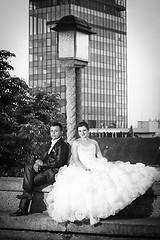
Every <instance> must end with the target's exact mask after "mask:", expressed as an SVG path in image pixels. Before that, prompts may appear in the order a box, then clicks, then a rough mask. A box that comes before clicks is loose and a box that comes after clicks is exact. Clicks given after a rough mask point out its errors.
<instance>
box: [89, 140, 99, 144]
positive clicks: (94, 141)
mask: <svg viewBox="0 0 160 240" xmlns="http://www.w3.org/2000/svg"><path fill="white" fill-rule="evenodd" d="M90 140H91V141H92V143H94V144H95V145H97V144H98V142H97V141H96V140H94V139H90Z"/></svg>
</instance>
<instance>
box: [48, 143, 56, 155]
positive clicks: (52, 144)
mask: <svg viewBox="0 0 160 240" xmlns="http://www.w3.org/2000/svg"><path fill="white" fill-rule="evenodd" d="M54 143H55V141H52V143H51V147H50V149H49V150H48V154H50V152H51V150H52V148H53V146H54Z"/></svg>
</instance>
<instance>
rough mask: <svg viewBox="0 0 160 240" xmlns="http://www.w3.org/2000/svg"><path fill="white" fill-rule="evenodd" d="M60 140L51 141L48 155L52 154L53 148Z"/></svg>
mask: <svg viewBox="0 0 160 240" xmlns="http://www.w3.org/2000/svg"><path fill="white" fill-rule="evenodd" d="M59 139H60V138H58V139H55V140H51V147H50V149H49V150H48V154H50V152H51V150H52V148H53V146H54V145H55V144H56V142H57V141H58V140H59Z"/></svg>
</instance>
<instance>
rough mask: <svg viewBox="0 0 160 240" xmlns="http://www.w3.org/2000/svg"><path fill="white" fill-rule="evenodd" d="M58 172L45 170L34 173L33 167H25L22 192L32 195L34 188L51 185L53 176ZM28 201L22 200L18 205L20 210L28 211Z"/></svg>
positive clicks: (56, 170)
mask: <svg viewBox="0 0 160 240" xmlns="http://www.w3.org/2000/svg"><path fill="white" fill-rule="evenodd" d="M57 172H58V169H50V168H49V169H46V170H43V168H42V170H41V171H40V172H38V173H37V172H35V171H34V169H33V165H26V167H25V170H24V179H23V189H24V191H26V192H28V193H30V194H32V193H33V189H34V187H38V186H41V185H43V184H53V183H54V181H55V175H56V173H57ZM30 201H31V200H29V199H22V200H21V201H20V204H19V208H20V209H24V210H25V211H28V208H29V204H30Z"/></svg>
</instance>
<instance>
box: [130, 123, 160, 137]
mask: <svg viewBox="0 0 160 240" xmlns="http://www.w3.org/2000/svg"><path fill="white" fill-rule="evenodd" d="M134 135H135V136H137V137H160V121H159V120H152V121H138V122H137V128H135V129H134Z"/></svg>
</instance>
